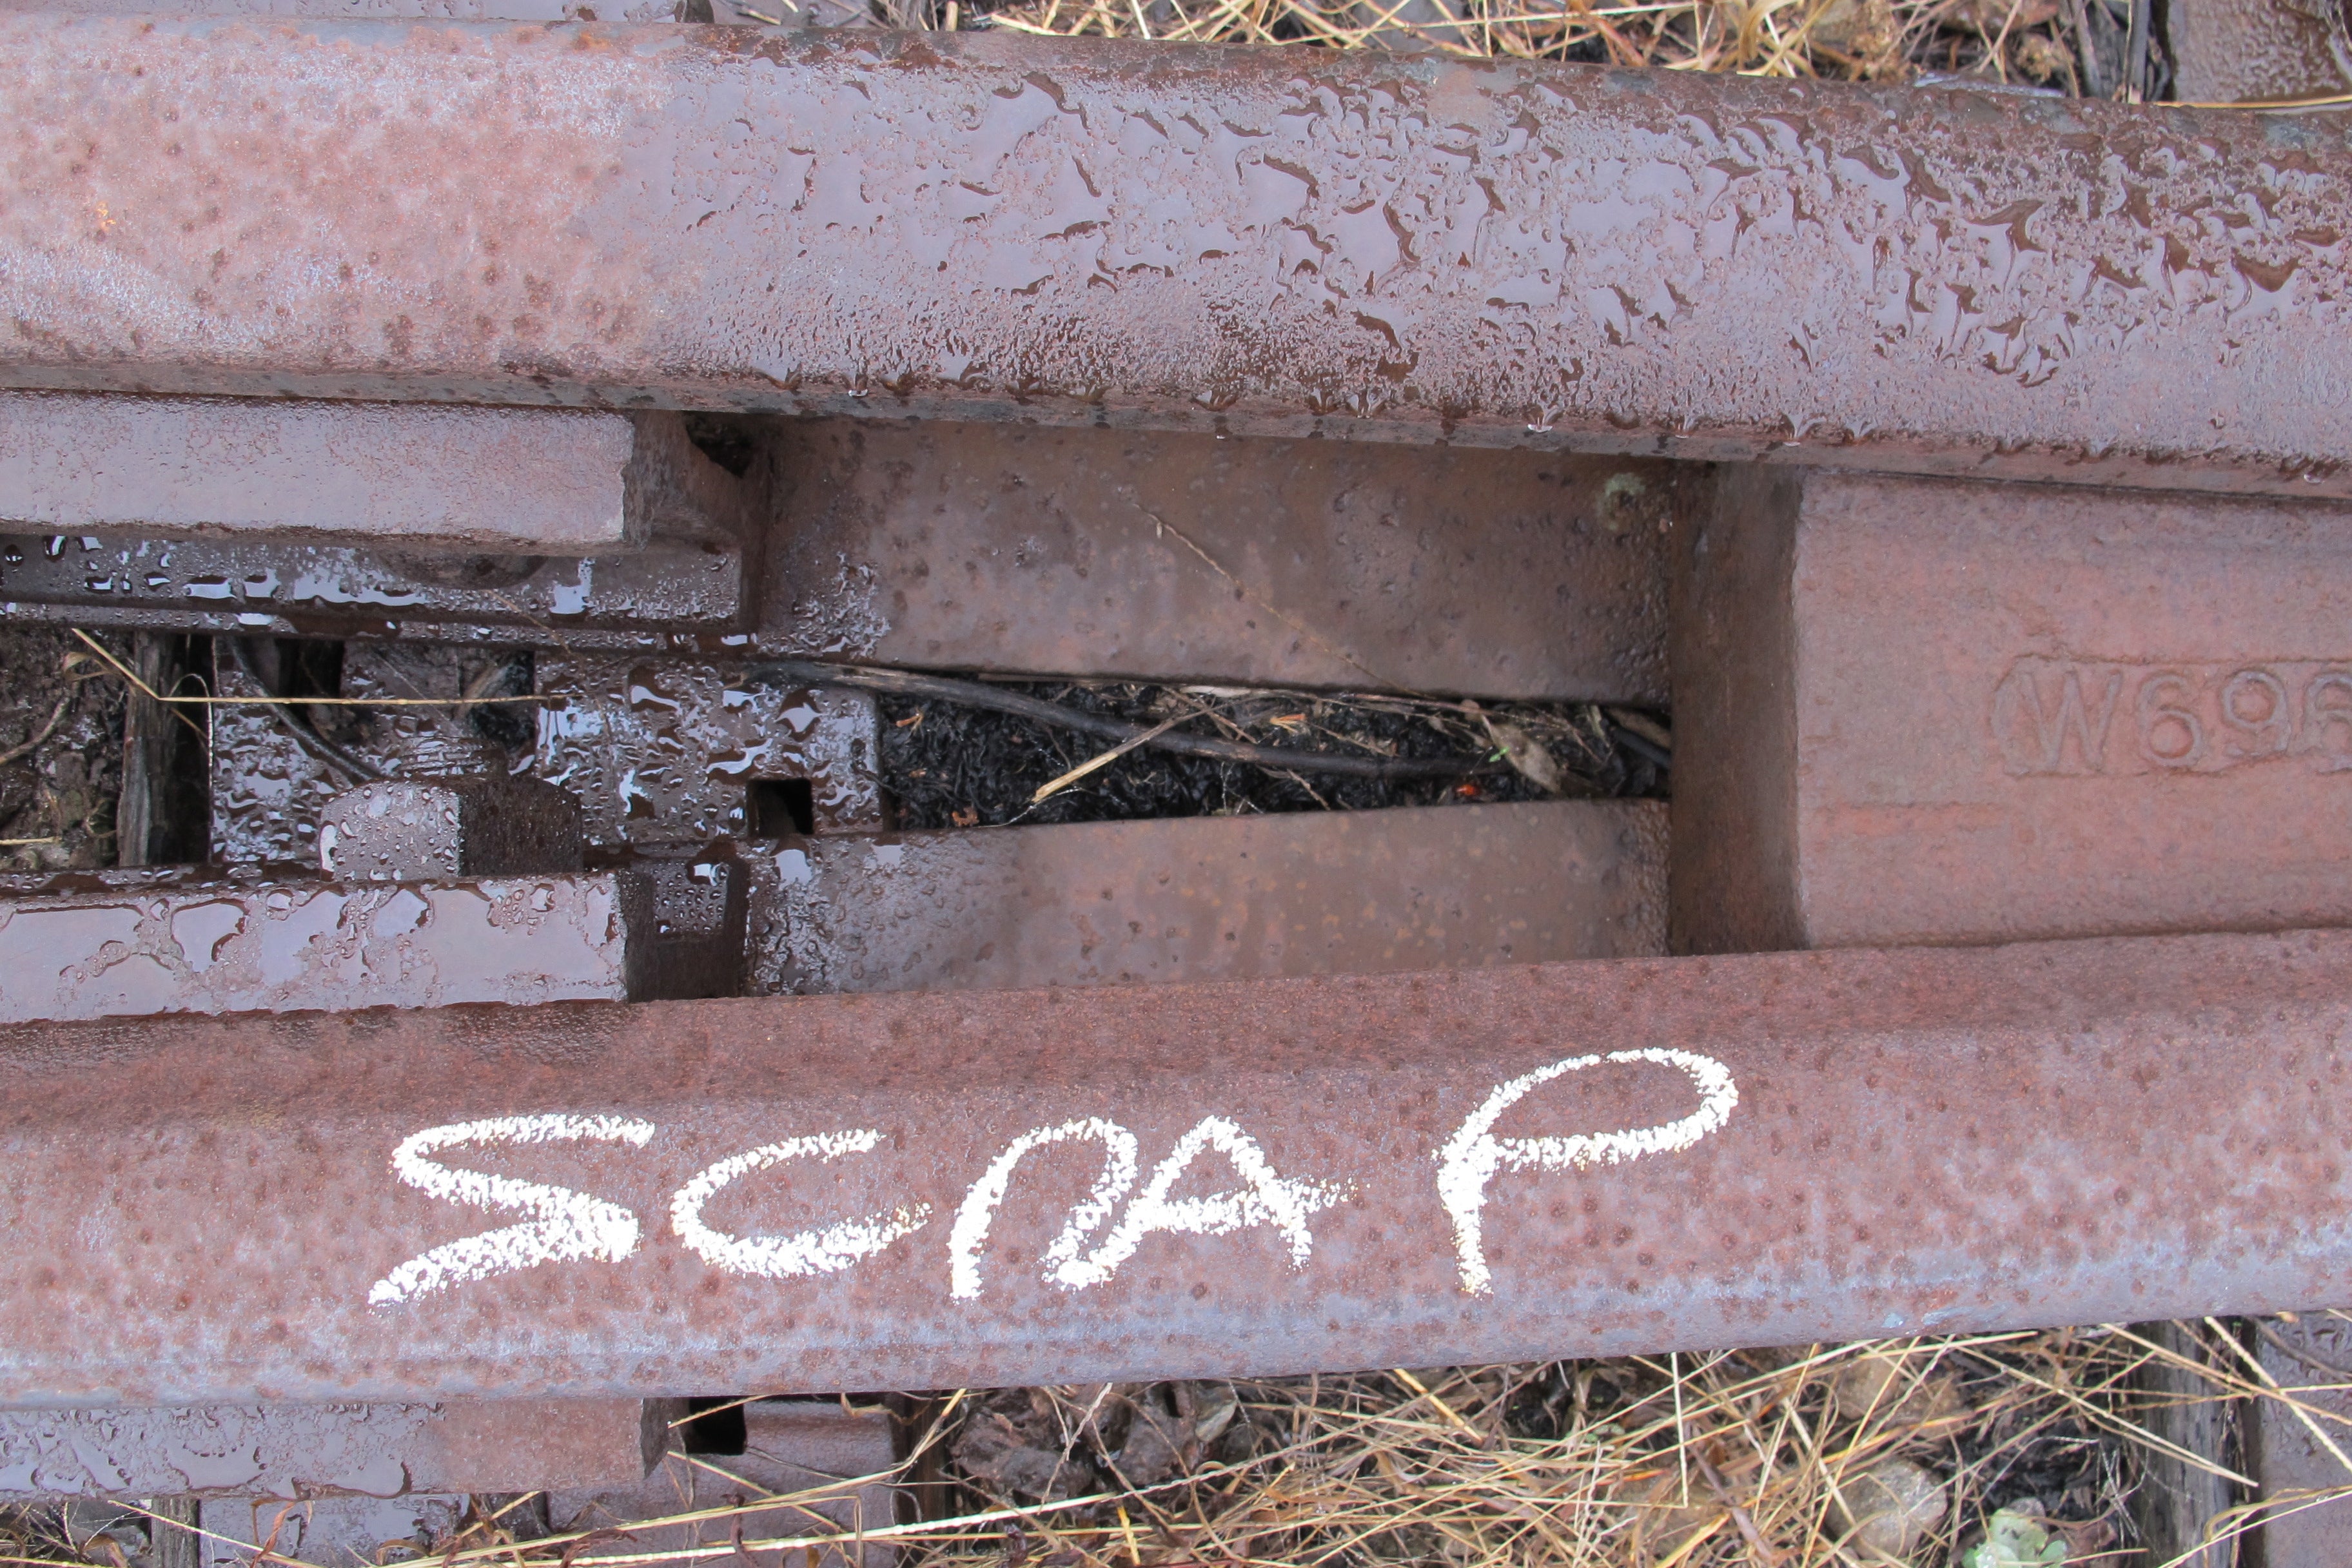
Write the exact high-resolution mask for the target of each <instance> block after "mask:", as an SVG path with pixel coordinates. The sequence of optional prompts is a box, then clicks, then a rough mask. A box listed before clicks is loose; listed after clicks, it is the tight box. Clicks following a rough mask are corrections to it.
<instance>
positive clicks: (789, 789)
mask: <svg viewBox="0 0 2352 1568" xmlns="http://www.w3.org/2000/svg"><path fill="white" fill-rule="evenodd" d="M743 824H744V827H745V829H746V831H748V832H749V833H750V834H751V837H754V838H788V837H794V836H798V837H803V838H805V837H808V836H809V835H810V834H812V833H814V832H815V831H816V785H815V784H813V783H812V782H811V781H809V780H807V779H753V780H752V781H751V783H750V784H747V785H745V786H744V790H743Z"/></svg>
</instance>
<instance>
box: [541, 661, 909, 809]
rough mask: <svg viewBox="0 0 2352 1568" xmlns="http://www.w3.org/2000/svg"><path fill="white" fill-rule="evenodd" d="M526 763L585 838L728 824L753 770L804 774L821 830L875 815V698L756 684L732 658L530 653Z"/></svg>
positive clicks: (764, 774) (776, 776)
mask: <svg viewBox="0 0 2352 1568" xmlns="http://www.w3.org/2000/svg"><path fill="white" fill-rule="evenodd" d="M537 668H538V684H539V689H540V690H541V691H542V692H546V693H550V694H551V695H554V696H556V697H558V698H560V699H561V700H559V701H554V702H550V703H547V704H544V705H542V706H541V709H540V710H539V720H538V739H537V749H536V751H535V752H534V754H533V756H532V758H531V762H530V769H531V771H532V772H533V773H536V774H537V775H538V776H539V777H541V778H543V779H545V780H547V781H548V782H550V783H551V784H561V785H562V786H563V787H564V788H565V789H567V790H570V791H571V792H572V794H573V795H577V796H578V797H579V799H580V802H581V814H582V824H583V827H584V829H585V831H586V833H587V835H588V840H589V842H590V843H592V844H599V845H620V844H662V843H679V842H686V841H690V840H699V839H707V838H710V837H716V836H719V835H721V834H740V833H741V832H743V831H744V829H745V826H746V825H747V815H746V803H747V799H748V795H749V792H750V791H751V788H752V787H753V785H754V784H755V783H757V782H758V781H762V780H767V781H782V780H786V779H794V780H802V781H805V782H806V783H807V784H808V785H809V805H810V811H811V814H812V818H813V826H814V827H815V829H816V830H817V831H819V832H821V833H845V832H856V831H859V830H865V831H869V832H870V831H873V830H875V829H877V828H879V827H881V826H884V817H883V801H882V792H881V786H880V784H879V782H878V771H877V770H878V768H879V766H880V762H881V757H880V749H879V742H878V741H877V738H876V725H877V719H876V717H875V710H874V700H873V699H872V698H871V697H870V696H868V695H866V694H865V693H863V692H856V691H844V690H834V689H827V690H823V691H808V690H802V689H790V688H782V687H774V686H754V685H751V684H750V683H748V682H745V681H743V680H742V679H741V678H740V677H741V671H740V668H728V667H724V666H719V665H713V664H704V663H698V662H694V661H689V660H682V659H681V660H659V659H631V658H617V657H609V656H602V655H583V656H581V657H578V658H563V657H561V656H554V657H542V658H541V659H540V660H539V661H538V667H537Z"/></svg>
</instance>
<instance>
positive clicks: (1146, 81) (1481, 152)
mask: <svg viewBox="0 0 2352 1568" xmlns="http://www.w3.org/2000/svg"><path fill="white" fill-rule="evenodd" d="M0 46H5V50H6V53H7V55H8V57H9V58H11V59H12V61H14V62H15V69H14V70H13V72H12V73H11V75H10V78H9V79H8V81H7V83H6V84H5V95H0V110H5V114H4V115H0V119H4V120H5V124H6V125H7V126H8V127H9V128H10V129H9V131H8V133H7V137H6V140H5V144H0V170H4V171H5V174H0V178H5V184H6V185H7V188H8V189H9V190H10V191H11V192H12V198H11V201H10V204H9V206H8V210H7V212H6V214H5V219H0V310H5V315H6V316H7V317H8V318H9V319H10V320H12V321H15V322H16V332H15V334H14V336H12V337H11V338H10V339H9V340H8V341H7V342H6V344H5V347H0V378H5V380H6V381H8V382H10V383H13V384H16V385H19V386H54V387H70V388H112V389H127V388H131V387H141V388H152V389H157V390H165V391H173V390H177V391H194V390H203V391H209V392H231V391H235V392H245V393H254V394H265V393H266V394H281V393H287V392H299V393H303V394H308V395H322V396H331V397H389V398H403V399H408V398H442V399H448V398H464V399H482V400H488V401H500V402H526V401H549V402H564V401H591V400H595V401H604V400H621V399H636V398H644V399H650V400H652V401H654V402H656V403H666V404H668V405H698V406H710V407H734V408H769V409H778V410H786V411H794V412H842V413H871V412H876V411H877V410H885V409H887V410H888V411H890V412H892V413H914V414H944V413H950V412H953V413H958V414H961V415H962V416H968V417H972V416H976V417H983V418H1011V417H1018V418H1033V419H1039V420H1046V421H1053V422H1057V423H1092V422H1097V421H1106V422H1112V423H1130V424H1136V425H1149V426H1159V427H1168V428H1192V429H1203V430H1206V429H1230V430H1233V431H1235V432H1242V431H1250V430H1255V431H1259V432H1262V433H1271V434H1293V435H1306V434H1315V433H1321V434H1326V435H1331V436H1343V437H1344V436H1355V435H1362V436H1373V437H1393V438H1402V439H1412V440H1424V441H1426V440H1434V439H1439V438H1446V439H1451V440H1455V441H1461V442H1475V443H1488V444H1493V443H1501V444H1518V443H1530V444H1538V445H1552V446H1573V447H1586V448H1591V449H1596V450H1609V451H1633V450H1639V451H1642V452H1645V453H1656V454H1661V455H1680V456H1694V457H1710V458H1712V457H1734V456H1751V457H1752V456H1759V455H1769V456H1772V457H1775V458H1779V457H1785V456H1788V455H1789V454H1790V452H1791V451H1794V452H1795V453H1796V454H1797V455H1799V456H1800V457H1801V458H1804V459H1806V460H1811V461H1819V462H1836V463H1846V464H1858V465H1864V466H1870V467H1876V468H1905V469H1920V470H1930V471H1945V472H1965V473H1979V472H1981V473H1986V474H1992V475H1999V476H2002V477H2009V478H2031V479H2057V478H2066V479H2085V480H2094V481H2103V482H2104V481H2121V482H2133V483H2151V482H2153V483H2160V484H2164V485H2170V486H2193V487H2205V488H2216V487H2218V488H2231V489H2269V490H2274V491H2279V492H2292V493H2325V494H2336V495H2341V494H2347V493H2352V474H2347V472H2346V471H2345V470H2344V468H2343V464H2344V461H2345V459H2346V458H2347V456H2352V425H2347V414H2346V411H2345V410H2346V405H2345V401H2344V399H2343V398H2341V397H2340V396H2336V395H2330V394H2329V393H2328V392H2327V391H2326V389H2327V388H2329V387H2333V386H2337V385H2339V384H2342V383H2343V382H2344V381H2345V380H2346V378H2347V374H2352V346H2347V345H2352V332H2347V331H2345V330H2344V321H2342V319H2341V312H2342V310H2343V306H2342V302H2341V301H2342V300H2343V299H2344V298H2345V297H2346V295H2347V282H2352V279H2347V267H2352V263H2347V260H2346V259H2345V257H2344V255H2343V252H2342V248H2341V241H2342V237H2343V235H2344V234H2345V233H2346V232H2347V230H2352V194H2347V193H2352V180H2347V178H2346V174H2347V166H2352V154H2347V148H2346V145H2345V140H2344V134H2343V131H2342V127H2341V123H2340V121H2337V120H2336V119H2334V118H2331V117H2326V116H2321V117H2316V118H2291V119H2282V118H2276V117H2273V118H2256V117H2247V116H2242V115H2232V114H2228V113H2214V112H2203V111H2195V110H2147V109H2130V108H2126V107H2123V106H2118V105H2109V104H2105V103H2095V102H2087V101H2079V100H2058V99H2053V98H2041V97H2031V96H2022V97H2021V96H2016V95H2001V94H1991V93H1975V92H1969V91H1961V90H1929V91H1923V90H1917V89H1899V88H1871V87H1839V86H1832V85H1826V84H1821V83H1812V82H1788V81H1764V80H1753V79H1726V78H1715V77H1704V76H1700V75H1697V74H1679V75H1672V74H1670V75H1659V76H1646V75H1642V74H1638V73H1630V72H1610V71H1604V70H1599V69H1593V68H1580V67H1568V66H1548V65H1534V64H1523V63H1517V62H1509V63H1506V62H1500V61H1494V62H1479V63H1476V64H1471V63H1465V62H1460V61H1451V60H1441V59H1438V58H1433V57H1426V56H1424V57H1417V58H1398V57H1392V56H1379V55H1370V56H1360V55H1343V54H1339V53H1328V54H1323V55H1320V56H1319V57H1314V58H1310V57H1309V56H1307V55H1303V54H1300V53H1297V52H1292V51H1286V50H1265V51H1253V50H1249V49H1245V48H1239V47H1200V48H1195V47H1187V46H1171V45H1144V46H1135V45H1125V44H1111V43H1103V44H1082V43H1076V42H1071V43H1064V42H1050V43H1049V42H1045V41H1042V40H1035V39H1026V38H1012V37H997V36H992V35H966V34H957V35H948V36H940V35H936V34H916V35H889V34H878V33H852V32H850V31H847V30H844V31H841V32H835V33H828V34H824V35H823V36H821V37H816V36H798V37H796V36H794V35H793V34H790V33H786V32H783V31H781V30H780V31H761V30H758V29H752V28H735V27H720V28H696V27H677V26H646V27H629V26H604V25H579V26H534V27H517V26H498V25H492V24H460V23H454V22H452V23H435V24H431V25H427V26H418V25H415V24H414V23H358V22H351V23H345V22H334V23H327V22H318V21H310V22H287V21H278V22H271V23H268V24H263V23H258V22H237V21H223V20H181V21H173V20H169V19H150V20H139V19H129V18H110V17H79V18H68V19H60V18H58V17H54V16H41V15H37V14H25V13H19V14H16V15H13V16H8V17H6V18H5V19H0ZM262 127H267V134H266V136H260V137H258V139H257V132H258V131H259V128H262ZM257 146H260V147H263V148H265V149H266V151H265V152H263V153H256V151H255V149H256V147H257ZM426 214H429V215H431V216H430V219H429V221H428V220H427V219H426V218H425V217H424V216H421V215H426ZM656 237H658V238H657V239H656Z"/></svg>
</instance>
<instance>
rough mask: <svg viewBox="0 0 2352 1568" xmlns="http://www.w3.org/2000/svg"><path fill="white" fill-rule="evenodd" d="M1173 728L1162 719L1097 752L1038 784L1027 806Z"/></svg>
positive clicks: (1172, 721)
mask: <svg viewBox="0 0 2352 1568" xmlns="http://www.w3.org/2000/svg"><path fill="white" fill-rule="evenodd" d="M1175 727H1176V721H1175V720H1173V719H1163V720H1161V721H1160V722H1159V723H1157V724H1155V725H1153V726H1152V727H1151V728H1150V729H1149V730H1141V731H1137V732H1136V733H1134V734H1132V735H1129V737H1128V738H1127V739H1126V740H1124V741H1121V742H1119V743H1118V745H1116V746H1113V747H1112V748H1111V749H1110V750H1109V751H1108V752H1098V753H1097V754H1096V755H1094V756H1091V757H1088V758H1087V760H1086V761H1085V762H1083V763H1079V764H1078V765H1077V766H1076V767H1075V768H1072V769H1071V770H1070V771H1069V772H1068V773H1064V774H1062V775H1061V777H1059V778H1052V779H1047V780H1046V781H1045V783H1044V784H1039V785H1038V786H1037V793H1036V794H1035V795H1031V796H1030V797H1029V804H1030V805H1043V804H1045V797H1046V796H1048V795H1059V794H1060V793H1061V792H1062V791H1064V790H1066V789H1067V788H1069V787H1070V785H1072V784H1076V783H1077V782H1078V781H1079V780H1080V779H1082V778H1084V777H1086V776H1087V774H1088V773H1093V772H1094V771H1095V770H1096V769H1097V768H1101V767H1108V765H1110V764H1111V763H1115V762H1117V761H1118V759H1119V758H1121V757H1123V756H1125V755H1127V753H1128V752H1131V751H1133V750H1135V748H1136V747H1138V746H1148V745H1150V744H1151V742H1154V741H1156V740H1158V739H1160V736H1162V735H1165V734H1166V733H1168V731H1171V730H1172V729H1174V728H1175Z"/></svg>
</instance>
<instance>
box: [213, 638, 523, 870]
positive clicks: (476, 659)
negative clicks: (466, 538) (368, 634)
mask: <svg viewBox="0 0 2352 1568" xmlns="http://www.w3.org/2000/svg"><path fill="white" fill-rule="evenodd" d="M253 651H254V652H255V653H256V654H257V655H260V656H263V657H271V658H278V659H282V658H283V656H284V653H285V645H278V648H277V649H276V650H275V651H274V653H273V651H272V650H271V649H270V647H269V645H268V644H267V643H264V644H261V645H259V647H257V648H255V649H254V650H253ZM339 662H340V673H341V679H340V682H339V686H338V692H339V693H340V695H341V696H343V697H346V698H387V699H392V700H396V701H397V702H399V703H401V704H404V705H403V706H396V707H383V708H370V709H357V708H325V707H319V708H308V709H306V710H304V711H305V713H306V714H307V715H308V717H309V720H310V722H311V723H312V724H313V725H315V726H317V727H318V728H319V729H320V731H321V732H322V733H324V734H326V735H327V736H329V737H330V738H331V740H332V741H333V742H335V743H336V744H337V745H338V746H340V747H341V749H342V750H343V751H344V752H347V753H348V754H350V755H351V756H352V757H353V758H355V759H357V760H358V761H359V762H361V763H363V764H365V765H367V766H370V767H373V768H374V769H376V770H377V771H378V772H380V773H390V774H394V775H398V774H402V773H410V772H413V771H415V769H416V766H417V764H418V763H419V762H420V761H424V760H426V759H434V760H437V759H438V758H440V757H441V756H443V755H445V754H446V753H447V752H450V751H452V750H453V749H456V750H464V749H467V748H469V747H472V746H476V745H478V744H480V743H481V742H483V741H485V740H486V739H488V738H489V737H485V736H484V735H483V734H482V732H481V728H480V725H479V723H478V716H482V715H487V714H489V713H492V712H496V713H500V714H505V715H509V716H510V722H509V723H508V724H506V725H505V726H503V728H502V731H501V732H502V733H503V736H504V738H505V739H507V740H509V741H511V742H513V745H512V748H511V749H510V750H509V752H508V753H507V758H506V760H507V763H508V766H509V769H510V770H512V771H517V772H520V771H524V770H526V769H528V767H529V766H530V760H531V756H532V752H531V750H530V746H531V727H532V726H533V725H535V724H537V723H539V722H540V720H539V718H538V717H537V714H538V709H537V708H536V706H524V707H513V708H497V709H493V708H490V707H488V705H484V706H480V707H475V708H461V707H458V706H457V705H456V700H457V699H460V698H462V697H464V696H465V695H466V694H467V692H468V691H479V692H481V693H482V694H484V695H492V694H495V695H499V696H507V695H520V696H528V695H530V679H529V672H530V663H529V661H528V659H527V658H522V657H520V656H518V655H517V654H516V653H515V652H514V651H513V650H511V649H508V648H479V647H434V646H428V645H412V644H382V643H365V642H352V643H347V644H345V645H343V647H342V649H341V656H340V661H339ZM260 668H261V667H260V664H259V662H258V661H257V663H256V669H257V670H259V669H260ZM264 673H270V672H264ZM271 678H272V679H278V680H279V684H280V686H281V688H282V687H283V684H284V682H283V679H282V678H281V677H280V676H278V675H277V674H274V673H273V674H272V676H271ZM212 690H213V692H214V693H215V695H217V696H220V697H225V698H236V699H249V698H257V697H260V696H263V695H265V694H266V693H265V692H264V690H263V688H262V686H261V684H260V683H259V682H258V681H257V680H256V679H254V676H253V674H252V673H249V672H248V671H247V670H246V669H245V668H241V667H240V666H239V664H238V663H237V661H236V658H235V657H234V654H233V651H232V650H231V649H230V648H229V647H228V646H227V645H226V642H225V641H223V640H215V645H214V669H213V683H212ZM336 694H337V693H332V692H331V693H322V695H330V696H331V695H336ZM420 698H435V699H441V698H446V699H449V700H450V702H451V705H450V706H448V707H442V706H439V705H438V704H437V703H436V705H434V706H431V707H425V706H406V705H405V704H411V703H415V702H416V700H418V699H420ZM209 718H210V723H211V731H212V846H213V851H212V853H213V859H214V860H215V862H218V863H221V864H225V865H230V866H247V865H263V864H293V865H299V866H302V867H306V868H308V867H315V866H316V865H318V863H319V850H318V836H319V823H320V813H322V812H324V811H325V810H326V809H327V808H328V806H329V805H331V803H332V802H333V801H334V800H335V799H336V798H337V797H338V796H340V795H341V794H342V793H343V792H344V791H345V790H346V789H348V788H349V787H351V786H352V784H355V783H358V782H359V781H358V780H356V779H353V778H352V777H351V776H349V775H348V774H347V773H345V772H344V771H343V770H342V769H341V768H338V767H335V766H333V765H331V763H328V762H326V761H324V760H322V759H321V758H320V756H319V755H318V754H317V753H316V752H313V751H310V750H306V749H305V748H304V747H303V745H302V744H301V743H300V742H298V741H297V740H296V739H295V738H294V736H293V735H291V734H289V732H288V730H287V727H286V725H285V724H284V723H283V722H281V721H280V720H279V719H278V716H276V715H275V714H273V713H272V712H271V711H270V710H269V709H268V708H267V707H261V706H254V707H240V706H233V705H226V704H225V705H222V706H218V707H215V708H213V709H211V710H209ZM493 727H494V729H496V728H499V727H498V726H496V725H495V724H494V726H493Z"/></svg>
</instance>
